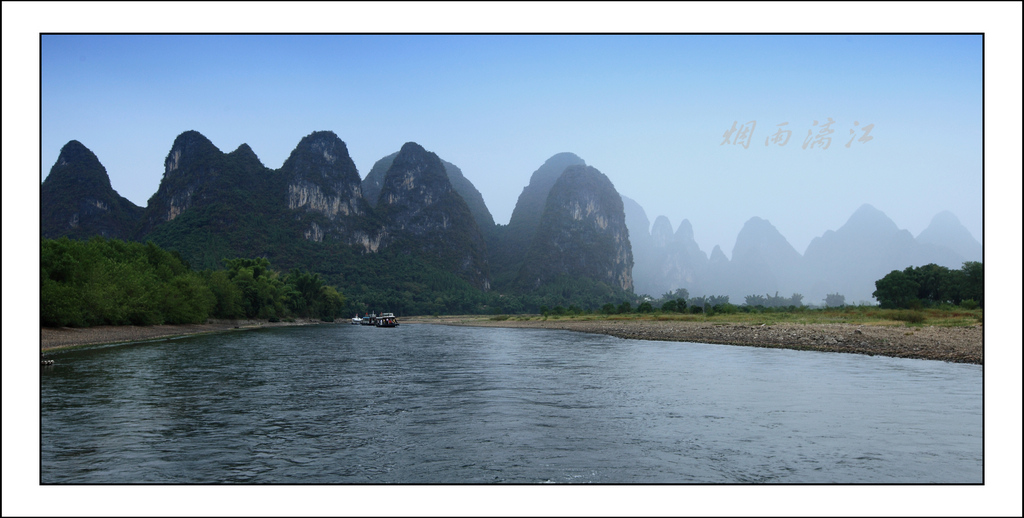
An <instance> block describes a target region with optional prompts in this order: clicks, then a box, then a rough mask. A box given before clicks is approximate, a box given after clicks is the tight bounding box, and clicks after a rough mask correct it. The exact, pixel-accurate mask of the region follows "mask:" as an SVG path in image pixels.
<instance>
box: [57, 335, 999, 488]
mask: <svg viewBox="0 0 1024 518" xmlns="http://www.w3.org/2000/svg"><path fill="white" fill-rule="evenodd" d="M55 358H56V360H57V362H56V365H55V366H53V367H47V368H44V369H43V370H42V401H41V408H42V416H41V417H42V434H41V435H42V475H41V478H42V482H43V483H118V484H122V483H152V482H158V483H220V482H228V483H232V482H234V483H382V482H385V483H544V482H555V483H752V482H776V483H778V482H781V483H894V482H895V483H980V482H981V481H982V470H981V464H982V462H981V461H982V455H981V452H982V434H981V423H982V416H981V407H982V405H981V367H980V366H977V365H962V364H950V363H943V362H935V361H924V360H907V359H895V358H882V357H867V356H860V355H850V354H835V353H815V352H802V351H787V350H778V349H758V348H748V347H735V346H719V345H706V344H690V343H674V342H644V341H636V340H623V339H618V338H613V337H607V336H599V335H587V334H580V333H572V332H567V331H548V330H532V329H490V328H461V327H444V326H430V325H411V324H405V325H402V326H400V327H398V328H394V329H377V328H369V327H363V326H348V325H336V326H312V327H295V328H276V329H265V330H258V331H246V332H238V333H227V334H220V335H206V336H197V337H189V338H181V339H177V340H170V341H163V342H151V343H143V344H135V345H126V346H118V347H107V348H97V349H90V350H80V351H74V352H68V353H64V354H60V355H58V356H56V357H55Z"/></svg>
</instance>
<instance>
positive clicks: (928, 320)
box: [490, 306, 984, 327]
mask: <svg viewBox="0 0 1024 518" xmlns="http://www.w3.org/2000/svg"><path fill="white" fill-rule="evenodd" d="M510 318H511V319H514V320H517V321H530V320H549V321H560V320H564V321H583V322H586V321H593V320H612V321H615V320H650V321H669V322H672V321H676V322H708V323H715V324H744V325H760V324H765V325H775V324H782V323H786V324H858V325H881V326H894V325H912V326H942V327H970V326H974V325H977V324H982V323H983V322H984V310H983V309H980V308H978V309H964V308H958V307H952V308H928V309H917V310H906V309H882V308H879V307H875V306H848V307H843V308H826V309H810V308H802V307H801V308H793V309H789V310H776V309H773V310H769V311H758V310H756V309H754V310H750V311H739V312H727V313H721V312H715V311H709V312H708V313H707V314H703V313H696V314H693V313H666V312H660V311H654V312H649V313H622V314H611V315H607V314H602V313H582V314H575V315H552V314H548V315H547V316H543V315H495V316H492V317H490V320H492V321H504V320H508V319H510Z"/></svg>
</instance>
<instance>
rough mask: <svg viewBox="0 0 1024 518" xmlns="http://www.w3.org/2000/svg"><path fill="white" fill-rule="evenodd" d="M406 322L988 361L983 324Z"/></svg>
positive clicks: (460, 319) (455, 319)
mask: <svg viewBox="0 0 1024 518" xmlns="http://www.w3.org/2000/svg"><path fill="white" fill-rule="evenodd" d="M404 321H407V322H419V323H429V324H445V325H463V326H481V327H526V328H539V329H564V330H569V331H578V332H583V333H598V334H605V335H611V336H617V337H619V338H632V339H637V340H665V341H672V342H701V343H712V344H726V345H746V346H751V347H771V348H782V349H796V350H803V351H828V352H842V353H854V354H867V355H871V356H875V355H879V356H891V357H896V358H918V359H924V360H940V361H946V362H954V363H973V364H977V365H982V364H983V339H982V338H983V336H982V326H980V325H975V326H971V327H937V326H924V327H915V326H903V325H894V326H885V325H867V324H792V323H779V324H773V325H760V324H758V325H751V324H741V323H710V322H689V321H680V320H639V319H636V320H513V319H509V320H489V319H486V318H481V317H438V318H417V319H406V320H404Z"/></svg>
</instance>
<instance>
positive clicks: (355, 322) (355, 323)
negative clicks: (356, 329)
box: [352, 313, 363, 326]
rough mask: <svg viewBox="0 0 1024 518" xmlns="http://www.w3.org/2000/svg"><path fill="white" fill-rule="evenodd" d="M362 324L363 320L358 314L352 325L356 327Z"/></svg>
mask: <svg viewBox="0 0 1024 518" xmlns="http://www.w3.org/2000/svg"><path fill="white" fill-rule="evenodd" d="M362 323H363V319H361V318H359V313H356V316H354V317H352V325H354V326H356V325H359V324H362Z"/></svg>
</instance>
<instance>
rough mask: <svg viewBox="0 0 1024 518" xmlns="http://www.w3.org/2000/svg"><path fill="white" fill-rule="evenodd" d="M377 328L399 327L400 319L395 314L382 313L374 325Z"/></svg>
mask: <svg viewBox="0 0 1024 518" xmlns="http://www.w3.org/2000/svg"><path fill="white" fill-rule="evenodd" d="M374 325H376V326H377V327H398V319H397V318H395V314H394V313H381V315H380V316H379V317H377V321H376V323H375V324H374Z"/></svg>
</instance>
